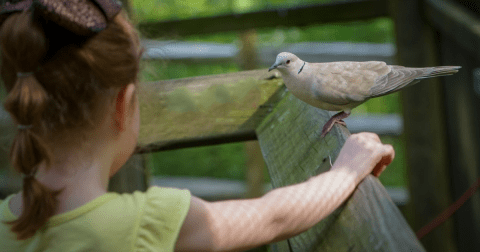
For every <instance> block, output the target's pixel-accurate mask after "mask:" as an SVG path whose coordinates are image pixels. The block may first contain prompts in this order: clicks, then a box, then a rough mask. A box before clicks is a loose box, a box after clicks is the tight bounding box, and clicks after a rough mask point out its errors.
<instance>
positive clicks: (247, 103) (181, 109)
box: [139, 69, 283, 152]
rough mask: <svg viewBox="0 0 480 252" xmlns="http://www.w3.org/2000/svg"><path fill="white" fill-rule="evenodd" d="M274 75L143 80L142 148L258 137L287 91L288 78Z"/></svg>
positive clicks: (254, 72) (244, 73) (255, 72)
mask: <svg viewBox="0 0 480 252" xmlns="http://www.w3.org/2000/svg"><path fill="white" fill-rule="evenodd" d="M273 75H274V74H272V73H269V72H267V70H266V69H262V70H252V71H242V72H237V73H231V74H220V75H210V76H202V77H194V78H184V79H176V80H168V81H160V82H153V83H144V84H143V85H142V88H141V90H140V92H139V101H140V115H141V126H140V136H139V144H140V145H142V146H143V148H142V149H141V151H140V152H149V151H158V150H164V149H174V148H181V147H183V148H185V147H192V146H198V145H207V144H216V143H225V142H229V141H230V142H232V141H246V140H254V139H255V128H256V126H257V125H258V124H259V123H260V122H261V121H262V120H263V117H264V116H265V115H266V114H268V113H269V112H270V110H271V107H272V106H273V105H271V104H273V103H274V102H275V100H278V99H277V98H276V97H277V96H280V97H281V96H282V94H281V93H280V91H279V88H280V87H281V86H282V85H283V82H282V80H281V79H278V78H274V79H270V77H272V76H273ZM269 79H270V80H269ZM277 91H279V92H277ZM282 92H283V91H282ZM222 141H223V142H222Z"/></svg>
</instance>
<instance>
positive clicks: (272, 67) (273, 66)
mask: <svg viewBox="0 0 480 252" xmlns="http://www.w3.org/2000/svg"><path fill="white" fill-rule="evenodd" d="M277 67H278V64H277V63H276V62H275V63H274V64H273V65H272V66H271V67H270V68H269V69H268V71H269V72H270V71H272V70H273V69H275V68H277Z"/></svg>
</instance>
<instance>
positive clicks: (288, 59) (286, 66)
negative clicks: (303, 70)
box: [268, 52, 303, 73]
mask: <svg viewBox="0 0 480 252" xmlns="http://www.w3.org/2000/svg"><path fill="white" fill-rule="evenodd" d="M300 61H301V60H300V59H299V58H298V57H297V56H296V55H295V54H293V53H289V52H281V53H279V54H278V55H277V59H276V60H275V63H274V64H273V65H272V66H271V67H270V68H269V69H268V71H269V72H270V71H272V70H273V69H278V70H279V71H280V72H282V73H285V72H288V71H293V70H294V69H297V68H299V67H300V66H301V64H303V62H300ZM297 70H298V69H297Z"/></svg>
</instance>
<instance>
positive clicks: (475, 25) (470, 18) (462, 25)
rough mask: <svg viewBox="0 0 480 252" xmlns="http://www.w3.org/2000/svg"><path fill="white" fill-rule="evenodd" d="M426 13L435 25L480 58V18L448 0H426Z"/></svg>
mask: <svg viewBox="0 0 480 252" xmlns="http://www.w3.org/2000/svg"><path fill="white" fill-rule="evenodd" d="M424 2H425V5H426V6H425V8H424V9H425V15H426V17H427V18H428V21H429V22H431V24H432V25H433V26H435V28H436V29H437V30H439V31H441V32H442V33H443V34H445V35H449V37H451V38H452V39H453V40H455V42H456V43H457V44H458V45H460V46H462V47H464V48H465V49H466V50H468V51H469V53H471V54H472V55H475V56H476V57H477V58H480V50H478V48H479V47H480V28H479V27H480V18H479V17H477V16H475V15H474V14H473V13H472V12H470V11H469V10H467V9H466V8H465V7H464V6H461V5H460V4H458V3H455V2H452V1H448V0H426V1H424Z"/></svg>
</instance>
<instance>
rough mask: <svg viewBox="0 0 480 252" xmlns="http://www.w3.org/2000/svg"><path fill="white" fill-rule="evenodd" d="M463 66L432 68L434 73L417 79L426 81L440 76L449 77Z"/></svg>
mask: <svg viewBox="0 0 480 252" xmlns="http://www.w3.org/2000/svg"><path fill="white" fill-rule="evenodd" d="M460 68H462V67H461V66H438V67H432V68H431V69H432V71H431V72H430V73H428V74H426V75H424V76H421V77H417V78H416V79H426V78H432V77H438V76H447V75H452V74H454V73H457V72H458V70H459V69H460Z"/></svg>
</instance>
